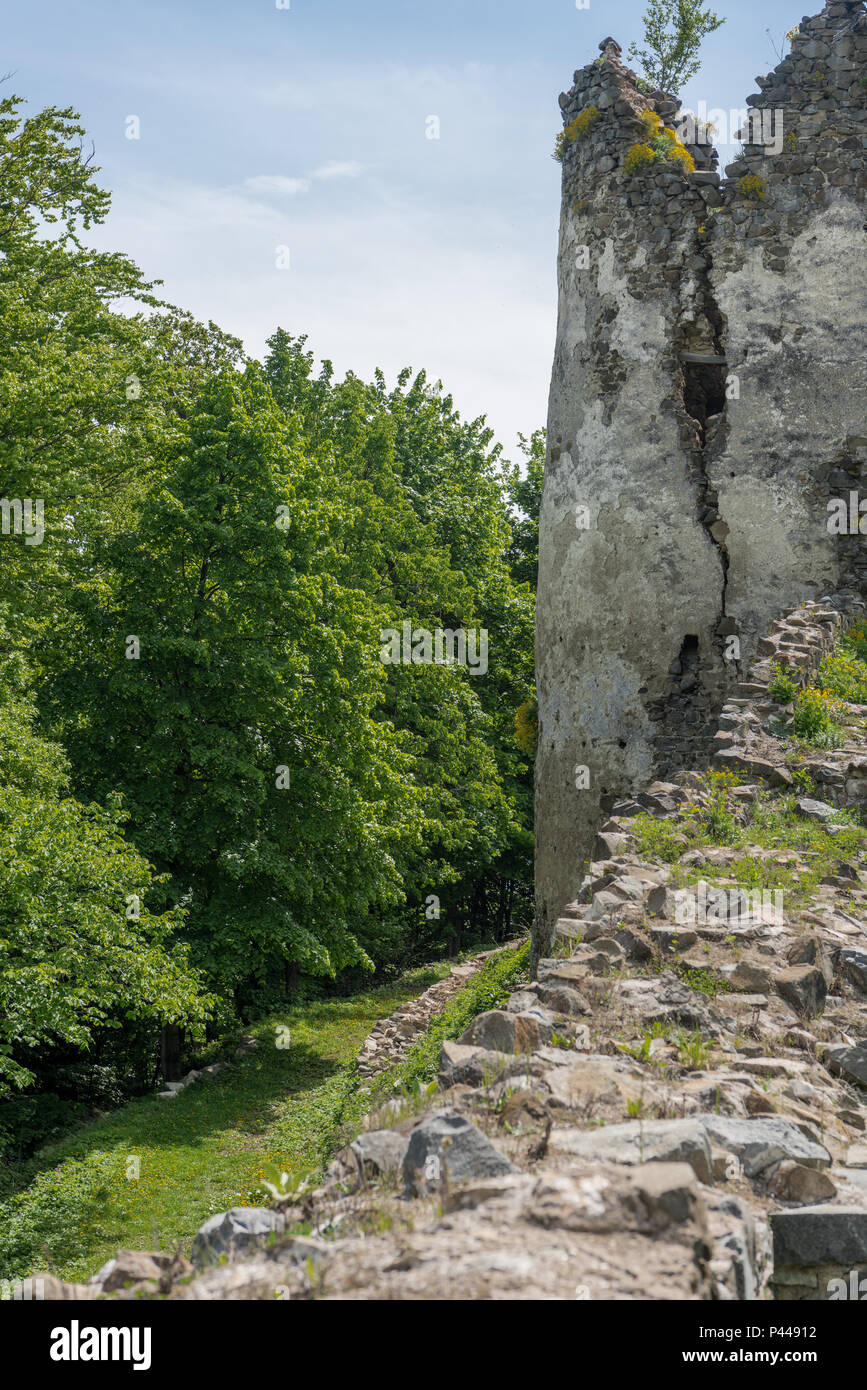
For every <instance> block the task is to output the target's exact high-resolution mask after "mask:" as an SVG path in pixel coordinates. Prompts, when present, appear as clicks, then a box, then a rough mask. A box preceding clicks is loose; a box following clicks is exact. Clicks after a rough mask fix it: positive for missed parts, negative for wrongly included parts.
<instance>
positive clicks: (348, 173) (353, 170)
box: [310, 159, 364, 179]
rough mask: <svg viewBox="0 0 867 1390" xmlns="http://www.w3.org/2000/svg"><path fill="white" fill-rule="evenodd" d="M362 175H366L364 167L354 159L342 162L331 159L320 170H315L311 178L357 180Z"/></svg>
mask: <svg viewBox="0 0 867 1390" xmlns="http://www.w3.org/2000/svg"><path fill="white" fill-rule="evenodd" d="M362 173H364V165H363V164H358V163H357V162H356V161H355V160H354V159H345V160H342V161H341V160H339V159H331V160H329V162H328V163H327V164H323V165H322V166H321V167H320V168H319V169H314V170H313V173H312V174H311V175H310V177H311V178H314V179H357V178H358V176H359V174H362Z"/></svg>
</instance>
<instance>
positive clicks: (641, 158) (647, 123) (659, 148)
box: [623, 111, 695, 174]
mask: <svg viewBox="0 0 867 1390" xmlns="http://www.w3.org/2000/svg"><path fill="white" fill-rule="evenodd" d="M639 119H640V121H641V123H642V125H643V126H644V129H645V131H646V132H647V140H646V142H645V143H644V144H639V145H633V146H632V148H631V149H630V150H628V151H627V154H626V158H625V160H624V162H623V169H624V172H625V173H627V174H634V173H637V172H638V171H639V170H641V169H644V168H646V167H647V165H648V164H651V163H653V162H654V161H656V160H663V161H667V162H669V163H673V164H679V165H680V167H681V169H682V170H683V171H684V172H687V171H689V170H691V169H694V168H695V160H694V159H693V157H692V155H691V154H690V152H689V150H688V149H687V148H686V146H685V145H684V144H683V142H682V140H680V139H679V138H678V136H677V134H676V132H675V131H673V130H666V128H665V126H664V125H663V124H662V118H661V117H660V116H658V115H657V113H656V112H655V111H642V113H641V116H640V117H639Z"/></svg>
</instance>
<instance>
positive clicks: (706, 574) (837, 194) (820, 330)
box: [535, 0, 867, 959]
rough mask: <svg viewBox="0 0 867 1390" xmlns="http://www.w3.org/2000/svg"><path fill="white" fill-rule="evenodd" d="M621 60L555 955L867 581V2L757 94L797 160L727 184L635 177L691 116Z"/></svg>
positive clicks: (585, 102) (745, 161) (577, 531)
mask: <svg viewBox="0 0 867 1390" xmlns="http://www.w3.org/2000/svg"><path fill="white" fill-rule="evenodd" d="M600 48H601V50H602V54H601V57H600V58H598V59H597V60H596V61H595V62H594V63H590V64H589V65H588V66H587V67H585V68H583V69H581V70H580V71H578V72H576V73H575V82H574V86H573V87H572V88H571V90H570V91H569V92H567V93H565V94H564V95H562V96H561V97H560V106H561V108H562V112H563V121H564V126H565V127H567V128H568V127H570V125H571V123H572V122H574V121H575V119H576V117H580V116H581V115H582V113H584V119H583V121H579V131H578V133H576V134H575V135H574V138H567V139H566V141H565V145H564V157H563V199H562V211H561V223H560V249H559V268H558V284H559V322H558V329H557V344H556V353H555V359H554V368H553V377H552V382H551V395H550V408H549V420H548V442H549V458H548V461H547V468H546V476H545V488H544V498H543V505H542V517H541V523H540V538H539V539H540V564H539V594H538V618H537V681H538V690H539V751H538V757H537V764H536V767H537V795H536V843H537V904H538V920H537V927H536V940H535V957H536V959H538V958H539V957H541V956H543V955H544V954H545V953H546V952H547V950H548V949H549V947H550V943H551V941H552V939H553V931H554V923H555V922H556V920H557V918H558V916H559V915H560V912H561V910H562V907H563V905H564V904H565V903H566V902H568V901H569V900H570V899H572V898H574V896H575V892H576V888H577V885H578V883H579V882H580V879H581V875H582V873H583V866H584V865H585V863H586V861H587V858H588V856H589V854H590V852H591V849H592V845H593V839H594V836H595V833H596V830H597V828H598V825H599V823H600V819H601V817H602V816H603V815H604V813H605V811H606V810H607V809H609V808H610V806H611V803H612V800H613V799H614V798H615V797H616V796H622V795H623V794H625V793H626V792H628V791H630V790H635V789H640V788H642V787H644V786H646V785H647V783H648V782H649V781H650V780H651V779H652V778H653V777H654V776H660V775H662V776H668V775H670V774H671V773H672V772H673V771H676V770H677V769H679V768H684V767H690V766H697V765H699V764H700V762H701V759H702V758H704V757H706V756H707V754H708V753H709V751H710V743H711V738H712V735H713V734H714V733H715V731H716V722H715V721H716V717H717V715H718V713H719V711H720V709H721V707H722V705H723V704H724V702H725V700H726V699H727V697H728V696H730V695H732V694H734V693H736V689H737V687H738V685H739V683H741V682H742V681H743V679H744V674H745V672H746V670H747V667H748V665H749V663H750V661H751V660H752V659H753V658H754V657H755V656H756V654H757V647H758V643H759V639H760V638H762V637H763V636H764V635H765V632H766V630H767V629H768V627H769V626H770V624H771V622H772V621H773V620H774V619H775V618H777V617H779V616H780V615H781V614H782V613H784V612H786V611H788V610H791V609H793V608H794V607H795V606H796V605H797V604H798V603H799V602H800V601H801V600H803V599H806V598H814V599H818V598H821V597H823V596H825V595H828V594H830V593H833V592H836V591H839V590H841V589H846V588H850V587H851V588H855V589H860V588H861V585H862V580H863V577H864V570H865V565H867V552H865V550H864V545H863V541H861V540H860V538H859V537H858V536H852V537H846V536H837V535H831V534H829V532H828V528H827V520H828V514H827V503H828V500H829V498H831V497H846V496H847V495H848V492H849V490H850V489H858V488H861V486H862V473H863V470H864V468H865V465H867V352H865V336H867V330H865V324H867V283H865V279H867V277H865V264H867V259H865V251H867V227H865V222H867V217H865V197H867V162H865V156H867V65H865V59H867V15H865V11H864V7H863V4H862V3H861V0H835V3H832V4H829V5H828V6H827V7H826V8H825V9H824V10H823V11H822V13H821V14H820V15H818V16H817V17H815V18H812V19H810V18H807V19H804V20H802V21H801V25H800V32H799V33H798V34H797V35H796V37H795V38H794V40H793V42H792V51H791V54H790V56H788V57H787V58H786V59H785V60H784V61H783V62H782V63H780V64H779V66H778V67H777V68H776V69H775V71H774V72H772V73H769V74H768V75H767V76H766V77H760V78H757V79H756V81H757V85H758V86H759V88H760V91H759V93H758V94H756V95H753V96H750V97H747V106H748V107H750V108H752V110H753V111H754V112H756V113H757V114H758V115H759V116H761V118H762V119H761V120H760V121H758V122H756V123H754V124H753V125H752V126H751V127H750V128H749V129H748V130H747V131H746V132H745V134H746V136H747V139H748V140H750V139H763V140H765V141H766V142H767V140H768V138H769V136H770V133H771V132H773V142H772V145H767V143H766V144H764V145H763V144H759V143H747V144H746V145H745V146H744V149H743V155H742V157H741V158H739V159H738V161H737V163H736V164H733V165H729V166H728V167H727V168H726V170H725V177H722V176H721V175H720V174H719V173H718V171H717V169H716V155H715V152H714V151H713V150H712V146H710V145H708V144H703V145H690V146H688V148H689V152H690V153H691V155H692V156H693V158H694V161H695V171H694V172H685V171H682V169H681V168H680V167H678V166H677V165H673V164H671V163H669V162H665V163H662V162H656V163H654V164H650V165H648V166H646V167H645V168H643V169H639V170H638V171H637V172H635V173H634V174H631V175H630V174H628V173H627V172H626V171H625V170H624V160H625V157H626V155H627V152H628V151H629V150H630V148H631V147H632V146H634V145H635V144H636V143H641V142H646V140H647V138H648V131H647V127H646V125H645V124H644V123H643V122H642V120H641V115H642V113H644V112H647V111H652V112H655V113H656V114H657V115H658V116H659V117H660V119H661V121H662V123H663V125H664V126H665V128H666V129H669V130H672V129H675V128H676V123H677V119H678V110H679V106H680V103H679V102H678V101H677V100H676V99H674V98H672V97H670V96H668V95H667V94H665V93H663V92H654V93H653V94H652V95H649V96H646V95H643V94H642V92H641V91H640V90H639V88H638V85H637V83H636V79H635V74H634V73H632V72H631V71H630V70H629V69H627V68H626V67H625V66H624V65H623V63H622V62H621V60H620V48H619V46H618V45H617V44H616V43H615V42H614V40H613V39H606V40H604V41H603V43H602V44H600ZM597 113H598V115H597ZM574 129H575V128H574V127H573V130H574ZM699 134H700V132H697V133H696V137H698V135H699ZM780 137H781V138H780ZM774 147H776V148H778V151H779V152H778V153H773V148H774ZM744 179H746V182H743V180H744ZM585 247H586V248H587V250H586V252H583V251H582V248H585ZM582 509H586V510H582ZM733 637H734V638H737V643H732V642H731V641H730V640H729V639H731V638H733ZM582 767H583V768H586V769H587V773H586V774H583V775H582V774H580V773H578V775H577V776H576V769H580V768H582ZM582 780H583V781H586V782H587V786H586V787H584V786H581V785H580V783H581V781H582Z"/></svg>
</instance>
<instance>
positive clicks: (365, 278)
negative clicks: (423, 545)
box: [0, 0, 819, 457]
mask: <svg viewBox="0 0 867 1390" xmlns="http://www.w3.org/2000/svg"><path fill="white" fill-rule="evenodd" d="M585 2H586V0H580V3H582V4H584V3H585ZM708 3H710V4H712V5H714V6H715V8H716V11H717V13H718V14H719V15H721V16H724V17H725V19H726V23H725V25H724V26H723V27H722V28H721V29H719V30H718V31H717V32H716V33H715V34H712V35H711V36H710V37H709V38H708V39H707V40H706V41H705V45H704V49H703V55H704V64H703V67H702V70H701V72H700V74H699V75H698V77H697V78H695V79H694V80H693V81H692V82H691V83H690V84H689V85H688V86H687V87H686V88H685V89H684V91H683V92H682V93H681V96H682V97H683V100H684V104H685V105H686V106H689V107H691V108H693V109H697V105H698V103H699V102H701V101H704V102H706V104H707V107H708V108H709V109H710V108H714V107H716V108H722V110H724V111H729V110H731V109H736V108H741V107H743V106H744V100H745V97H746V96H747V95H748V94H749V93H750V92H754V91H755V90H756V86H755V80H754V79H755V77H756V75H763V74H765V73H767V72H769V71H770V70H771V69H772V68H773V67H774V66H775V64H776V63H777V62H778V61H779V56H780V52H779V50H781V48H782V44H783V42H784V38H783V36H784V34H785V32H786V30H788V29H791V28H792V27H793V25H795V24H797V23H798V22H799V20H800V18H801V15H800V14H799V13H798V12H797V11H796V10H795V9H794V8H793V7H792V6H793V3H794V0H764V3H763V4H762V5H760V6H759V5H756V4H755V3H753V4H748V3H747V2H746V0H708ZM279 6H283V8H280V7H279ZM645 7H646V0H609V2H608V3H604V2H603V0H589V5H588V7H587V8H582V9H579V8H578V7H577V5H576V3H575V0H175V3H173V4H167V3H165V0H147V3H146V4H144V3H137V4H133V3H130V0H78V3H76V4H75V5H74V6H73V5H69V4H68V3H67V0H40V4H39V5H33V4H30V5H27V4H19V5H17V6H14V7H11V6H10V7H9V9H8V10H7V13H6V15H5V17H4V33H3V49H4V54H3V58H2V64H0V66H2V71H3V72H8V73H11V74H12V76H11V78H10V80H9V81H8V82H7V83H6V84H5V87H4V90H6V91H9V90H10V88H11V89H12V90H14V91H15V92H16V93H17V94H18V95H20V96H22V97H24V98H26V100H27V101H28V103H29V105H30V106H31V108H32V109H33V110H37V109H39V108H41V107H43V106H47V105H54V106H61V107H65V106H71V107H73V108H74V109H75V110H76V111H78V112H79V113H80V114H81V118H82V123H83V125H84V126H85V127H86V129H87V131H88V133H89V137H90V138H91V139H92V141H93V144H94V146H95V162H96V163H97V164H98V165H99V166H100V168H101V171H102V172H101V174H100V176H99V178H100V182H101V184H102V186H103V187H106V188H108V189H110V190H111V192H112V199H113V201H112V211H111V213H110V216H109V218H108V220H107V222H106V224H105V225H104V226H103V227H101V228H100V229H98V230H97V231H96V232H95V233H93V234H92V240H93V242H94V244H96V245H99V246H101V247H103V248H112V249H116V250H121V251H124V252H126V253H127V254H128V255H130V256H131V257H132V259H133V260H135V261H136V262H137V263H138V264H139V265H140V266H141V267H142V269H143V270H144V272H145V273H146V274H147V275H148V276H149V277H152V278H159V279H161V280H162V281H163V290H162V293H163V294H164V295H165V297H166V298H167V299H169V300H171V301H172V302H173V303H175V304H177V305H179V306H181V307H182V308H184V309H188V310H190V311H191V312H192V313H193V314H195V315H196V316H197V317H198V318H200V319H203V320H208V319H213V320H214V321H215V322H216V323H218V324H219V325H220V327H221V328H223V329H225V330H227V331H228V332H231V333H234V334H236V335H237V336H238V337H240V338H241V339H242V340H243V342H244V345H245V347H246V349H247V351H248V352H249V353H251V354H252V355H253V356H256V357H261V356H262V354H263V352H264V350H265V341H266V339H267V338H268V336H269V335H270V334H271V333H273V332H274V330H275V329H276V328H277V327H278V326H279V327H282V328H284V329H286V331H287V332H289V333H292V334H295V335H300V334H307V335H308V348H310V349H312V350H313V352H314V353H315V355H316V357H317V358H322V357H328V358H330V359H331V360H332V361H333V363H334V366H335V368H336V369H337V371H338V373H339V374H341V375H342V374H343V372H345V371H347V370H352V371H355V372H356V373H358V374H359V375H361V376H363V377H366V378H367V377H370V376H371V375H372V373H373V371H374V369H375V368H376V367H380V368H382V370H383V371H384V372H385V373H386V376H387V378H388V380H389V381H391V380H393V378H394V377H395V376H396V374H397V372H398V371H399V370H400V369H401V368H402V367H404V366H409V367H412V368H414V369H416V370H418V369H420V368H422V367H424V368H425V370H426V371H427V373H428V376H429V377H430V378H431V379H433V380H436V379H440V380H442V382H443V385H444V387H445V389H446V390H447V391H448V392H450V393H451V394H452V395H453V397H454V400H455V404H456V406H457V408H458V409H459V410H460V412H461V414H462V415H464V416H465V417H467V418H475V417H476V416H478V415H485V416H486V417H487V419H488V423H489V424H490V425H491V427H492V428H493V429H494V431H495V434H496V437H497V438H498V439H499V440H501V441H502V443H503V444H504V446H505V452H506V454H507V456H510V457H517V449H516V438H517V435H518V433H519V432H520V433H523V434H527V435H528V434H530V433H531V432H532V431H533V430H534V429H538V428H540V427H542V426H543V425H544V423H545V416H546V411H547V395H548V380H549V375H550V370H551V362H552V359H553V352H554V335H555V331H556V308H557V306H556V252H557V224H558V219H559V211H560V167H559V165H558V164H556V163H555V161H554V160H553V159H552V158H551V151H552V149H553V145H554V138H555V135H556V134H557V132H558V130H559V129H560V128H561V124H562V122H561V119H560V111H559V107H558V103H557V97H558V95H559V93H560V92H562V91H566V90H568V88H569V87H570V86H571V85H572V78H573V72H574V70H575V69H576V68H579V67H583V66H584V65H585V64H586V63H588V62H590V61H592V59H593V58H595V57H597V56H598V46H599V42H600V40H601V39H604V38H605V37H607V36H608V35H611V36H613V37H614V38H615V39H617V41H618V42H619V43H620V44H621V45H622V47H623V50H624V60H627V61H628V59H627V48H628V45H629V43H630V42H632V41H633V40H640V39H641V14H642V11H643V10H644V8H645ZM818 8H819V6H818V5H816V6H815V7H814V9H813V12H814V13H815V12H816V10H818ZM767 31H770V33H768V32H767ZM775 47H776V49H777V50H778V52H777V53H776V54H775ZM633 65H634V64H633ZM431 118H436V122H437V123H438V127H437V124H436V123H435V122H434V121H433V120H432V119H431ZM435 133H436V134H438V138H431V136H432V135H433V134H435ZM725 134H726V132H725V129H722V130H721V135H725ZM131 135H137V136H138V138H130V136H131ZM726 157H727V155H726V151H725V150H724V149H723V150H722V151H721V162H723V163H725V160H726Z"/></svg>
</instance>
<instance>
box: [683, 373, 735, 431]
mask: <svg viewBox="0 0 867 1390" xmlns="http://www.w3.org/2000/svg"><path fill="white" fill-rule="evenodd" d="M681 373H682V391H683V404H684V408H685V410H686V413H687V414H688V415H690V416H691V417H692V419H693V420H695V421H696V423H697V424H698V426H699V429H700V431H701V436H702V444H703V443H704V436H705V432H706V430H707V425H708V421H709V420H711V419H713V417H714V416H715V415H722V413H723V411H724V410H725V408H726V376H727V373H728V366H727V364H726V360H725V358H724V357H711V356H710V355H708V356H707V357H702V356H701V355H700V354H699V353H681Z"/></svg>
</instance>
